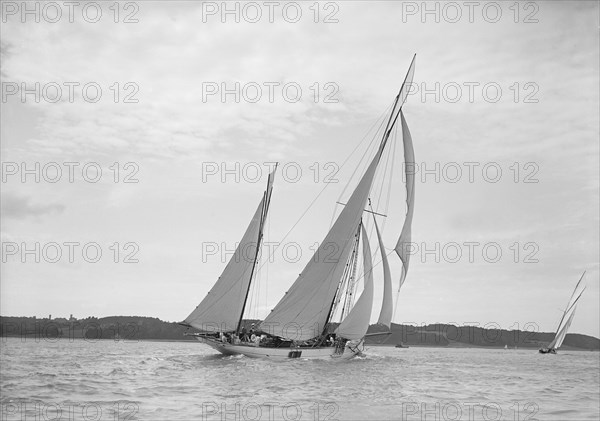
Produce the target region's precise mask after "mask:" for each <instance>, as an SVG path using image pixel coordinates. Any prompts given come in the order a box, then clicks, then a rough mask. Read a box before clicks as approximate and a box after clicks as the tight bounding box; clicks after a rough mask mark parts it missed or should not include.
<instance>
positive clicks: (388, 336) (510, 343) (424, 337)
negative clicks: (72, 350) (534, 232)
mask: <svg viewBox="0 0 600 421" xmlns="http://www.w3.org/2000/svg"><path fill="white" fill-rule="evenodd" d="M258 322H260V320H244V324H247V325H249V324H251V323H258ZM334 327H335V325H334V326H332V329H333V328H334ZM190 331H195V329H193V328H191V330H190V328H188V327H186V326H182V325H180V324H178V323H174V322H165V321H162V320H160V319H158V318H154V317H142V316H110V317H101V318H96V317H88V318H85V319H75V318H69V319H65V318H54V319H50V318H43V319H38V318H37V317H9V316H0V337H20V338H22V339H23V340H37V341H41V340H47V341H56V340H59V339H63V340H74V339H82V340H87V341H96V340H112V341H123V342H128V341H130V342H137V341H156V342H190V341H193V342H196V340H195V339H194V338H193V337H191V336H187V337H186V336H184V333H186V332H190ZM553 338H554V333H553V332H535V331H531V330H528V331H521V330H510V331H509V330H504V329H485V328H482V327H477V326H455V325H449V324H441V323H437V324H431V325H423V326H414V325H398V324H394V323H392V326H391V330H388V329H387V328H386V327H384V326H381V325H371V326H370V327H369V330H368V336H367V338H366V341H365V345H366V346H373V347H375V346H385V347H394V346H396V344H402V345H404V346H406V347H428V348H492V349H504V348H505V347H506V349H507V350H514V349H515V348H516V349H535V350H537V349H539V348H541V347H544V346H546V345H547V344H548V343H550V341H552V339H553ZM399 349H401V348H399ZM562 349H565V350H577V351H599V350H600V339H598V338H594V337H592V336H588V335H581V334H577V333H570V334H568V335H567V336H566V338H565V342H564V344H563V347H562Z"/></svg>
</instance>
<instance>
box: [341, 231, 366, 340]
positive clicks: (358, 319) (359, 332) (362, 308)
mask: <svg viewBox="0 0 600 421" xmlns="http://www.w3.org/2000/svg"><path fill="white" fill-rule="evenodd" d="M361 234H362V242H363V266H364V274H365V275H364V288H363V292H362V293H361V294H360V297H359V298H358V300H357V301H356V304H354V307H352V310H350V312H349V313H348V315H347V316H346V318H344V320H343V321H342V323H340V325H339V326H338V327H337V329H336V330H335V333H336V335H338V336H341V337H342V338H346V339H349V340H358V339H361V338H363V337H364V336H365V334H366V333H367V330H368V329H369V321H370V320H371V311H372V309H373V261H372V259H371V247H370V246H369V239H368V238H367V232H366V231H365V226H364V225H361Z"/></svg>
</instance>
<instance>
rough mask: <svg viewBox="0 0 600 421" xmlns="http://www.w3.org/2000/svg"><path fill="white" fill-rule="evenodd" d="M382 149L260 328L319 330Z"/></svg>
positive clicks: (296, 334)
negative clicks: (313, 252) (311, 255)
mask: <svg viewBox="0 0 600 421" xmlns="http://www.w3.org/2000/svg"><path fill="white" fill-rule="evenodd" d="M382 146H383V145H382ZM382 151H383V149H382V148H380V150H379V152H378V153H377V155H376V156H375V158H373V161H372V162H371V164H370V165H369V167H368V168H367V171H366V172H365V174H364V175H363V177H362V179H361V180H360V182H359V183H358V186H357V187H356V189H355V190H354V192H353V193H352V196H350V200H348V203H346V206H344V208H343V209H342V212H341V213H340V214H339V216H338V218H337V219H336V221H335V223H334V224H333V226H332V227H331V229H330V230H329V232H328V233H327V235H326V236H325V238H324V239H323V241H322V242H321V244H320V245H319V247H318V248H317V250H316V252H315V254H314V255H313V257H312V258H311V259H310V261H309V262H308V264H307V265H306V267H305V268H304V270H303V271H302V273H300V276H299V277H298V278H297V279H296V281H295V282H294V283H293V284H292V286H291V287H290V289H289V290H288V291H287V292H286V294H285V295H284V296H283V298H282V299H281V300H280V301H279V303H277V305H276V306H275V308H273V310H272V311H271V313H270V314H269V315H268V316H267V317H266V318H265V320H264V321H263V322H262V324H261V329H262V330H263V331H265V332H268V333H270V334H272V335H276V336H281V337H283V338H288V339H293V340H298V341H300V340H306V339H310V338H314V337H315V336H318V335H320V334H321V333H322V331H323V329H324V328H325V325H326V324H327V322H328V318H329V316H330V309H331V306H332V303H333V300H334V298H335V294H336V292H337V288H338V284H339V282H340V279H341V278H342V273H343V271H344V268H345V266H346V264H347V261H348V257H349V255H350V252H351V251H352V248H353V245H354V235H355V233H356V230H357V228H358V224H359V223H360V220H361V217H362V212H363V209H364V207H365V204H366V202H367V197H368V195H369V191H370V189H371V184H372V183H373V178H374V176H375V170H376V169H377V164H378V163H379V159H380V157H381V152H382Z"/></svg>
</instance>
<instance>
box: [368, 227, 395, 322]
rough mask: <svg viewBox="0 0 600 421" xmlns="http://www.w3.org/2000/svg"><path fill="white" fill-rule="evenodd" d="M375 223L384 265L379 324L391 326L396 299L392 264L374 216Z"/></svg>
mask: <svg viewBox="0 0 600 421" xmlns="http://www.w3.org/2000/svg"><path fill="white" fill-rule="evenodd" d="M373 222H374V223H375V232H376V233H377V240H378V241H379V250H380V251H381V264H382V266H383V302H382V303H381V311H380V313H379V319H378V320H377V324H382V325H385V326H387V327H388V328H390V326H391V323H392V315H393V312H394V300H393V298H392V294H393V292H392V276H391V274H390V265H389V263H388V259H387V255H386V254H385V248H384V247H383V240H382V239H381V233H380V232H379V227H378V226H377V221H376V220H375V218H373Z"/></svg>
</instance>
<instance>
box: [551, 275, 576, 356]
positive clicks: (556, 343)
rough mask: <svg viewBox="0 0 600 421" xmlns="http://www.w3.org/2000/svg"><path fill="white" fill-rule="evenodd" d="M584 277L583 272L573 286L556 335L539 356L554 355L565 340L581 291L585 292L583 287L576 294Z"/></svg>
mask: <svg viewBox="0 0 600 421" xmlns="http://www.w3.org/2000/svg"><path fill="white" fill-rule="evenodd" d="M584 276H585V272H583V275H581V278H579V281H578V282H577V285H575V289H574V290H573V293H572V294H571V298H570V299H569V302H568V303H567V307H566V308H565V311H564V312H563V315H562V317H561V319H560V323H558V328H557V329H556V335H554V339H553V340H552V342H550V343H549V344H548V346H546V347H544V348H541V349H540V354H556V351H557V350H558V348H560V346H561V345H562V343H563V341H564V340H565V337H566V336H567V331H568V330H569V327H570V326H571V322H572V321H573V317H574V316H575V310H576V308H577V302H578V301H579V299H580V298H581V295H582V294H583V291H585V287H584V288H583V289H582V290H581V292H579V293H577V292H578V289H579V285H580V284H581V281H582V280H583V277H584Z"/></svg>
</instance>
